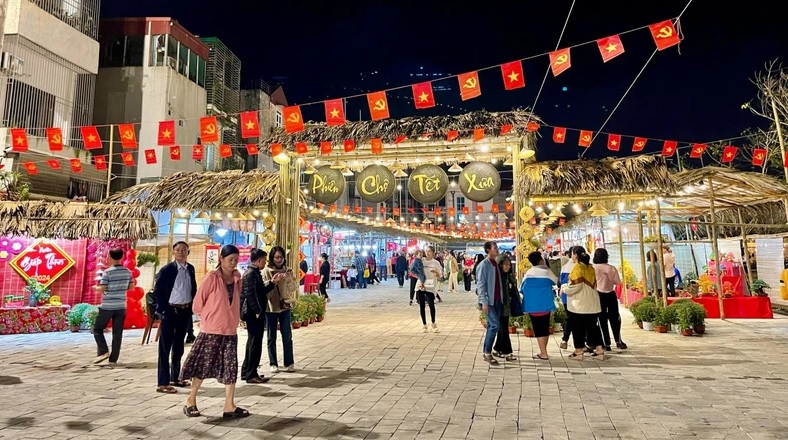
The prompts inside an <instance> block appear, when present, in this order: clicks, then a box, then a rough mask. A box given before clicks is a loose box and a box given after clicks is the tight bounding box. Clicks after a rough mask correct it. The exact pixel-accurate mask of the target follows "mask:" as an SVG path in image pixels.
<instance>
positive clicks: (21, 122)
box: [3, 79, 55, 137]
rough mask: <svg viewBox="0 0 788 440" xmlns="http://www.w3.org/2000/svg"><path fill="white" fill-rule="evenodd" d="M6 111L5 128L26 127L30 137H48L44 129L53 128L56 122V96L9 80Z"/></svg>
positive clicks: (4, 116)
mask: <svg viewBox="0 0 788 440" xmlns="http://www.w3.org/2000/svg"><path fill="white" fill-rule="evenodd" d="M4 109H5V110H4V112H3V125H4V126H6V127H26V128H27V134H28V135H30V136H39V137H46V130H45V129H44V128H43V127H51V126H52V123H53V121H54V118H55V96H54V95H51V94H49V93H47V92H45V91H43V90H40V89H37V88H35V87H33V86H31V85H28V84H25V83H23V82H21V81H17V80H15V79H8V82H7V85H6V92H5V107H4ZM33 127H35V128H33Z"/></svg>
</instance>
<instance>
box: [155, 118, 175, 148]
mask: <svg viewBox="0 0 788 440" xmlns="http://www.w3.org/2000/svg"><path fill="white" fill-rule="evenodd" d="M156 145H175V121H159V133H158V136H157V144H156Z"/></svg>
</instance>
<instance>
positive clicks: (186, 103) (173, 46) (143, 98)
mask: <svg viewBox="0 0 788 440" xmlns="http://www.w3.org/2000/svg"><path fill="white" fill-rule="evenodd" d="M101 27H102V28H101V36H100V41H101V56H100V59H99V65H100V68H99V72H98V78H97V80H96V99H95V112H94V118H93V121H94V123H95V124H97V125H109V124H113V125H114V124H122V123H134V124H135V129H136V138H137V141H138V143H139V147H138V149H137V150H136V151H134V150H129V151H131V152H132V153H133V154H134V156H135V166H125V165H124V164H123V163H122V162H121V160H120V157H119V155H118V153H119V152H120V151H121V145H120V140H119V133H118V131H117V128H115V132H114V133H113V137H114V140H115V142H114V143H113V145H112V152H113V153H114V154H113V156H112V157H113V162H112V169H113V174H114V175H115V176H116V177H115V179H114V180H113V182H112V185H111V189H112V190H113V191H117V190H120V189H123V188H128V187H130V186H133V185H135V184H138V183H145V182H151V181H156V180H159V179H161V178H162V177H166V176H169V175H171V174H174V173H176V172H180V171H202V170H204V169H205V168H206V163H208V162H209V161H210V160H211V159H210V158H209V157H208V156H207V155H206V156H204V157H203V159H202V160H194V159H192V146H194V145H195V144H199V143H200V122H199V118H200V117H201V116H204V115H205V109H206V105H207V93H206V90H205V86H206V80H207V75H206V70H207V63H208V53H209V49H208V47H207V46H206V45H205V44H203V43H202V42H201V41H200V39H199V38H197V37H195V36H194V35H193V34H192V33H190V32H189V31H188V30H186V29H185V28H184V27H183V26H181V25H180V24H179V23H178V22H177V21H176V20H173V19H172V18H169V17H141V18H118V19H107V20H102V21H101ZM167 120H174V121H175V136H176V137H175V141H176V144H177V145H178V146H180V147H181V151H182V152H181V154H180V159H178V160H174V159H172V158H171V157H170V154H169V149H168V148H162V147H159V146H157V136H158V128H159V122H160V121H167ZM101 135H102V138H103V139H105V140H106V139H109V133H108V132H106V133H101ZM150 148H153V149H156V153H157V161H156V163H155V164H147V163H146V161H145V156H144V150H146V149H150ZM104 154H109V146H107V147H106V148H105V151H104Z"/></svg>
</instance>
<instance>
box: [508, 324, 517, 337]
mask: <svg viewBox="0 0 788 440" xmlns="http://www.w3.org/2000/svg"><path fill="white" fill-rule="evenodd" d="M509 333H510V334H512V335H514V334H517V327H515V326H510V327H509Z"/></svg>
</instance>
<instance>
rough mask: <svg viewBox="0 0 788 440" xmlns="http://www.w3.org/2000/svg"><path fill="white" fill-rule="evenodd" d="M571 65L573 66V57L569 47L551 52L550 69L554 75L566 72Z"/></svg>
mask: <svg viewBox="0 0 788 440" xmlns="http://www.w3.org/2000/svg"><path fill="white" fill-rule="evenodd" d="M570 67H572V58H571V54H570V53H569V48H568V47H567V48H566V49H559V50H557V51H555V52H550V69H552V71H553V76H558V75H560V74H562V73H564V71H565V70H566V69H568V68H570Z"/></svg>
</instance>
